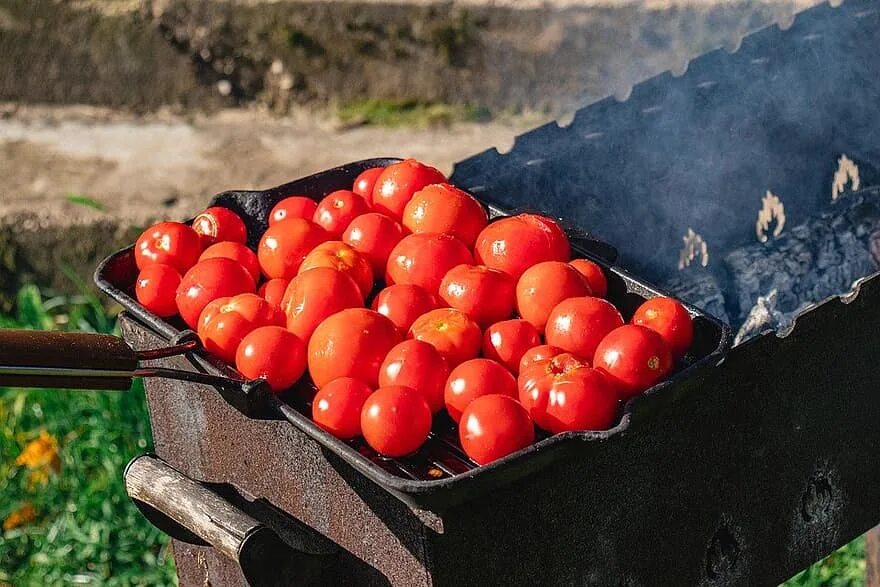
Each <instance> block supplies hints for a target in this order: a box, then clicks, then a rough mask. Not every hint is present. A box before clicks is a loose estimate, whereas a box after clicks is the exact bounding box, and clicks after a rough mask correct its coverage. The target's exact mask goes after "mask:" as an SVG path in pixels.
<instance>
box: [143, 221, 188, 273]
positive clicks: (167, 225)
mask: <svg viewBox="0 0 880 587" xmlns="http://www.w3.org/2000/svg"><path fill="white" fill-rule="evenodd" d="M201 254H202V241H201V238H200V237H199V234H198V233H197V232H196V231H195V230H193V229H192V227H191V226H187V225H186V224H182V223H180V222H160V223H158V224H154V225H153V226H151V227H149V228H148V229H146V230H145V231H144V232H143V233H142V234H141V235H140V236H139V237H138V239H137V242H135V244H134V260H135V263H136V264H137V268H138V269H140V270H143V269H144V268H146V267H149V266H150V265H156V264H159V265H170V266H171V267H174V268H175V269H177V271H178V272H180V273H185V272H186V271H187V270H189V268H190V267H192V266H193V265H195V264H196V263H197V262H198V260H199V255H201Z"/></svg>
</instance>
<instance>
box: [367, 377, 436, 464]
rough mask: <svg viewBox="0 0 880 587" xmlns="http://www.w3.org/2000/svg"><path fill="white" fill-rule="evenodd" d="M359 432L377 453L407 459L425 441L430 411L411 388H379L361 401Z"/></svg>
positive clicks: (429, 429) (429, 424)
mask: <svg viewBox="0 0 880 587" xmlns="http://www.w3.org/2000/svg"><path fill="white" fill-rule="evenodd" d="M361 431H362V433H363V435H364V440H366V441H367V444H369V445H370V446H371V447H373V450H375V451H376V452H378V453H379V454H383V455H385V456H388V457H402V456H406V455H408V454H411V453H414V452H415V451H417V450H418V449H419V447H421V446H422V445H423V444H424V443H425V441H426V440H427V439H428V433H429V432H430V431H431V408H429V407H428V403H427V402H426V401H425V398H423V397H422V394H420V393H419V392H417V391H415V390H414V389H410V388H409V387H403V386H401V385H394V386H392V387H380V388H379V389H377V390H376V391H375V392H373V394H372V395H370V397H368V398H367V401H366V402H364V408H363V410H362V411H361Z"/></svg>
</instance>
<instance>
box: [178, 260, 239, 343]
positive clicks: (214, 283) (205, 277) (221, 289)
mask: <svg viewBox="0 0 880 587" xmlns="http://www.w3.org/2000/svg"><path fill="white" fill-rule="evenodd" d="M255 289H256V286H255V285H254V280H253V279H251V276H250V273H248V272H247V269H245V268H244V267H242V266H241V265H239V264H238V263H236V262H235V261H233V260H232V259H226V258H224V257H216V258H214V259H205V260H204V261H201V262H199V263H197V264H195V265H194V266H193V267H192V268H191V269H190V270H189V271H187V272H186V274H185V275H184V276H183V279H181V281H180V285H179V286H178V287H177V293H176V295H175V300H176V303H177V309H178V312H179V313H180V317H181V318H183V321H184V322H186V324H187V326H189V327H190V328H192V329H196V328H197V327H198V322H199V316H200V315H201V313H202V310H204V309H205V306H207V305H208V304H209V303H210V302H211V301H213V300H216V299H217V298H223V297H232V296H235V295H238V294H242V293H253V292H254V290H255Z"/></svg>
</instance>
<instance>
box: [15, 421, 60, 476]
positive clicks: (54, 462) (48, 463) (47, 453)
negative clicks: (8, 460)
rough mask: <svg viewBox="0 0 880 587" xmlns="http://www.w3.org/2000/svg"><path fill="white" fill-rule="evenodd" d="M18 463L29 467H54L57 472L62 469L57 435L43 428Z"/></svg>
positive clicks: (22, 453)
mask: <svg viewBox="0 0 880 587" xmlns="http://www.w3.org/2000/svg"><path fill="white" fill-rule="evenodd" d="M15 464H16V465H19V466H21V465H24V466H25V467H27V468H28V469H31V470H34V469H47V468H48V469H52V470H53V471H55V472H56V473H57V472H58V471H59V470H61V459H60V458H58V441H57V440H55V437H54V436H52V435H51V434H49V433H48V432H46V431H45V430H42V431H41V432H40V435H39V436H38V437H37V438H35V439H34V440H32V441H30V442H29V443H28V444H27V446H25V447H24V450H23V451H21V454H20V455H18V458H17V459H15Z"/></svg>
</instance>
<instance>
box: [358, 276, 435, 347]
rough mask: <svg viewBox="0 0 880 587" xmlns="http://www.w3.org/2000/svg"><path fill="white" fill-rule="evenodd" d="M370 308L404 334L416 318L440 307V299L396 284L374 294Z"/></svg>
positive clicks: (412, 287) (423, 290)
mask: <svg viewBox="0 0 880 587" xmlns="http://www.w3.org/2000/svg"><path fill="white" fill-rule="evenodd" d="M372 307H373V309H374V310H376V311H377V312H379V313H380V314H382V315H383V316H388V318H390V319H391V321H392V322H394V325H395V326H397V328H398V329H399V330H400V332H401V333H404V334H406V333H407V332H408V331H409V327H410V326H412V323H413V322H415V320H416V318H418V317H419V316H421V315H422V314H425V313H427V312H430V311H431V310H433V309H435V308H439V307H440V299H439V298H438V297H437V296H435V295H434V294H432V293H430V292H429V291H428V290H426V289H424V288H421V287H419V286H417V285H410V284H406V283H398V284H395V285H389V286H388V287H386V288H385V289H383V290H382V291H380V292H379V293H378V294H376V297H375V298H373V306H372Z"/></svg>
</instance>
